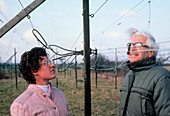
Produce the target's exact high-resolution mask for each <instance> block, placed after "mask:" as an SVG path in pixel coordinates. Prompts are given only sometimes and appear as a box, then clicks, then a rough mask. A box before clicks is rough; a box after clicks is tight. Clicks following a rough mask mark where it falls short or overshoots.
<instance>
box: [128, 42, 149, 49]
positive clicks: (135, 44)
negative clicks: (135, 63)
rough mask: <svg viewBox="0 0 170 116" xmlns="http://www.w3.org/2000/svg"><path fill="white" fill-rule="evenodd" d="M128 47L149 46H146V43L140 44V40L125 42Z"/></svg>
mask: <svg viewBox="0 0 170 116" xmlns="http://www.w3.org/2000/svg"><path fill="white" fill-rule="evenodd" d="M130 47H146V48H150V47H149V46H147V45H146V44H142V43H141V42H137V43H134V44H133V43H127V48H128V49H129V48H130Z"/></svg>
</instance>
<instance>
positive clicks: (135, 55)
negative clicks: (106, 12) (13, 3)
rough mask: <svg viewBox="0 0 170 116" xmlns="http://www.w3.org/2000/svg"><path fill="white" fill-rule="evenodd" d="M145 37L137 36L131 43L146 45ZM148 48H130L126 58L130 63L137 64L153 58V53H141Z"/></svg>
mask: <svg viewBox="0 0 170 116" xmlns="http://www.w3.org/2000/svg"><path fill="white" fill-rule="evenodd" d="M146 41H147V37H145V36H142V35H138V36H135V37H133V38H132V40H131V43H133V44H135V43H138V42H139V43H142V44H147V43H146ZM148 49H150V48H148V47H146V46H136V47H134V46H132V47H130V53H129V54H128V58H129V61H130V62H137V61H140V60H142V59H145V58H148V57H151V56H153V54H154V52H153V51H142V50H148Z"/></svg>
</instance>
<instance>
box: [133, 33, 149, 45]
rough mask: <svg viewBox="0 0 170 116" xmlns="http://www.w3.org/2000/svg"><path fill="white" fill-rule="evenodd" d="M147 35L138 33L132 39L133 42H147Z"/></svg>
mask: <svg viewBox="0 0 170 116" xmlns="http://www.w3.org/2000/svg"><path fill="white" fill-rule="evenodd" d="M147 39H148V38H147V37H146V36H143V35H137V36H134V37H133V38H132V40H131V42H132V43H136V42H141V43H146V41H147Z"/></svg>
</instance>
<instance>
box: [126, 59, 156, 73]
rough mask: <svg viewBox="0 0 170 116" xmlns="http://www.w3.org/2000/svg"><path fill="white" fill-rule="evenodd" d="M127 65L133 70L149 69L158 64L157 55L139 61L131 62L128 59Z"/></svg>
mask: <svg viewBox="0 0 170 116" xmlns="http://www.w3.org/2000/svg"><path fill="white" fill-rule="evenodd" d="M126 64H127V66H128V68H129V69H130V70H132V71H141V70H147V69H150V68H151V67H153V66H154V65H157V63H156V57H155V56H152V57H149V58H146V59H143V60H140V61H137V62H132V63H130V62H129V61H127V63H126Z"/></svg>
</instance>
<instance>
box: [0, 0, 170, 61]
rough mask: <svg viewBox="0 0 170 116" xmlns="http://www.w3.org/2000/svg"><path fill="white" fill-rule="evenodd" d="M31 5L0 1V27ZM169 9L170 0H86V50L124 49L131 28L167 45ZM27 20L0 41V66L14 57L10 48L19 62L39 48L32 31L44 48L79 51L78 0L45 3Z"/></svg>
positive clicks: (80, 22)
mask: <svg viewBox="0 0 170 116" xmlns="http://www.w3.org/2000/svg"><path fill="white" fill-rule="evenodd" d="M31 2H33V0H20V2H19V0H0V27H3V26H4V25H5V24H6V23H7V22H8V21H9V20H11V19H12V18H13V17H15V16H16V15H17V14H18V13H19V12H20V11H21V10H22V9H23V8H22V6H23V7H26V6H28V5H29V4H30V3H31ZM20 3H22V6H21V4H20ZM169 6H170V0H150V2H149V0H89V12H90V14H94V17H93V18H92V17H90V47H91V48H92V49H95V48H97V49H98V50H99V51H100V50H101V51H102V50H103V49H110V48H120V47H126V43H127V42H128V41H129V37H128V34H127V30H128V29H129V28H132V27H133V28H137V29H138V30H146V31H148V30H149V32H151V33H152V34H153V35H154V37H155V38H156V40H157V42H164V41H170V22H169V21H170V13H169V12H170V7H169ZM30 16H31V18H30V20H29V19H28V18H24V19H23V20H22V21H21V22H19V23H18V24H17V25H16V26H15V27H14V28H13V29H11V30H10V31H9V32H7V33H6V34H5V35H4V36H3V37H1V38H0V48H1V49H0V57H1V61H2V62H5V61H6V60H7V59H8V58H9V57H10V56H12V55H13V54H14V48H16V50H17V61H19V59H20V55H21V54H22V53H23V52H25V51H26V50H29V49H31V48H32V47H35V46H41V44H40V43H38V42H37V40H36V38H35V37H34V36H33V34H32V30H33V28H34V29H36V30H38V31H39V32H40V33H41V34H42V36H43V37H44V39H45V40H46V41H47V43H48V45H50V44H55V45H58V46H61V47H63V48H67V49H72V50H74V49H75V48H76V49H77V50H83V34H82V30H83V16H82V0H46V1H45V2H44V3H42V4H41V5H40V6H39V7H38V8H36V9H35V10H34V11H33V12H32V13H31V14H30ZM149 22H150V23H149ZM57 50H58V52H59V53H64V51H61V50H60V49H57ZM124 54H125V55H126V53H124Z"/></svg>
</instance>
